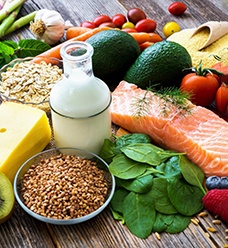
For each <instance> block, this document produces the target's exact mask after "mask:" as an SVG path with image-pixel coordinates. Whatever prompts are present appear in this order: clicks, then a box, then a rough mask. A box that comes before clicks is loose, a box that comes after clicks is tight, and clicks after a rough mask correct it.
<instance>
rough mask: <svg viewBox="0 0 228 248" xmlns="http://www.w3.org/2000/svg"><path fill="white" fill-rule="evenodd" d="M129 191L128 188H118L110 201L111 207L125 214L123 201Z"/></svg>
mask: <svg viewBox="0 0 228 248" xmlns="http://www.w3.org/2000/svg"><path fill="white" fill-rule="evenodd" d="M129 193H130V192H129V191H127V190H126V189H123V188H120V189H117V190H116V191H115V193H114V195H113V197H112V200H111V202H110V206H111V208H112V209H113V210H114V211H116V212H118V213H121V214H123V202H124V199H125V198H126V196H127V195H128V194H129Z"/></svg>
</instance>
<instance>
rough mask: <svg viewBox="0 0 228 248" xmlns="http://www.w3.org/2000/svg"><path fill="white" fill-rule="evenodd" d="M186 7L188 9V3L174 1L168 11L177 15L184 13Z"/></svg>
mask: <svg viewBox="0 0 228 248" xmlns="http://www.w3.org/2000/svg"><path fill="white" fill-rule="evenodd" d="M186 9H187V6H186V4H184V3H182V2H173V3H171V4H170V5H169V7H168V11H169V12H170V14H172V15H175V16H180V15H183V14H184V12H185V11H186Z"/></svg>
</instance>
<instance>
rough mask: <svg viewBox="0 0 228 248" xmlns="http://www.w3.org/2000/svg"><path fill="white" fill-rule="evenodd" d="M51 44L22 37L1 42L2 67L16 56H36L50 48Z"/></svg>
mask: <svg viewBox="0 0 228 248" xmlns="http://www.w3.org/2000/svg"><path fill="white" fill-rule="evenodd" d="M50 48H51V46H50V45H48V44H46V43H44V42H43V41H40V40H35V39H21V40H20V41H19V42H18V43H16V42H14V41H12V40H6V41H1V42H0V68H1V67H2V66H4V65H5V64H8V63H9V62H10V61H12V60H14V59H16V58H26V57H34V56H36V55H39V54H41V53H42V52H44V51H46V50H48V49H50Z"/></svg>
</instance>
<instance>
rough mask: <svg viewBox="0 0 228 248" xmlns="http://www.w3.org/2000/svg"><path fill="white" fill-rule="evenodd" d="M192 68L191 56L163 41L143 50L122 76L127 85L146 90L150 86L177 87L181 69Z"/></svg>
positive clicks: (174, 44)
mask: <svg viewBox="0 0 228 248" xmlns="http://www.w3.org/2000/svg"><path fill="white" fill-rule="evenodd" d="M191 67H192V60H191V56H190V54H189V53H188V51H187V50H186V48H184V47H183V46H181V45H180V44H178V43H176V42H173V41H166V40H163V41H161V42H157V43H155V44H153V45H151V46H149V47H148V48H147V49H145V50H144V51H143V52H142V53H141V54H140V55H139V57H138V58H137V59H136V61H135V62H134V63H133V64H132V66H131V67H130V68H129V70H127V72H126V74H125V75H124V80H126V81H127V82H128V83H133V84H136V85H138V86H139V87H140V88H147V87H150V86H152V85H160V86H165V87H167V86H170V87H171V86H179V85H180V82H181V79H182V78H183V76H184V75H185V72H184V71H183V69H188V68H191Z"/></svg>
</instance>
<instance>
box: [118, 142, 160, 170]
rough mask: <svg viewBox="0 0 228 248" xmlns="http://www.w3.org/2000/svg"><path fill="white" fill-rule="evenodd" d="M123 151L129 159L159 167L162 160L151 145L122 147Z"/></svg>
mask: <svg viewBox="0 0 228 248" xmlns="http://www.w3.org/2000/svg"><path fill="white" fill-rule="evenodd" d="M121 151H122V152H123V153H124V154H125V155H126V156H127V157H128V158H131V159H133V160H135V161H138V162H140V163H147V164H149V165H159V164H160V163H161V158H160V156H159V154H158V153H157V151H156V150H155V149H153V146H152V145H151V144H143V143H135V144H130V145H128V146H125V147H122V148H121Z"/></svg>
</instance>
